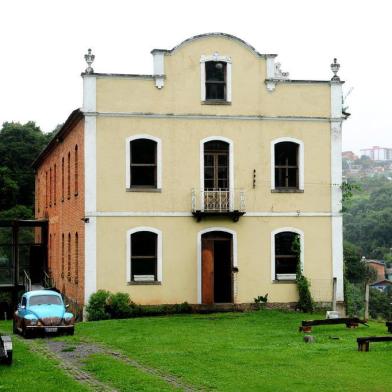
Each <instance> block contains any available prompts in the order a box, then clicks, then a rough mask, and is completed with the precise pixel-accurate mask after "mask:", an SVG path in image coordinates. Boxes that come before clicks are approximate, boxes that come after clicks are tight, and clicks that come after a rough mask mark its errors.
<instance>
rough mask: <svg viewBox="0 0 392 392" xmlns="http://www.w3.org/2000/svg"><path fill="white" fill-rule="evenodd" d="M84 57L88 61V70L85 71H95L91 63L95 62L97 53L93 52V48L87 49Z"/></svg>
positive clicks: (89, 72)
mask: <svg viewBox="0 0 392 392" xmlns="http://www.w3.org/2000/svg"><path fill="white" fill-rule="evenodd" d="M84 59H85V60H86V63H87V65H88V67H87V68H86V71H85V72H86V73H87V74H91V73H94V70H93V68H92V67H91V64H92V63H93V62H94V59H95V55H94V54H92V50H91V49H89V50H88V51H87V54H85V55H84Z"/></svg>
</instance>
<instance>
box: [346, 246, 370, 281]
mask: <svg viewBox="0 0 392 392" xmlns="http://www.w3.org/2000/svg"><path fill="white" fill-rule="evenodd" d="M361 257H362V254H361V248H360V247H359V246H357V245H354V244H352V243H351V242H349V241H344V243H343V259H344V274H345V277H346V279H347V280H348V281H349V282H351V283H360V282H363V281H364V277H365V274H366V270H365V265H364V263H363V262H362V261H361Z"/></svg>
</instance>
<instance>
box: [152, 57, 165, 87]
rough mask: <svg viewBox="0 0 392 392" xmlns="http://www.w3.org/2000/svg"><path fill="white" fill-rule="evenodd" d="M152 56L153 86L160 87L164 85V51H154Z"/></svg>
mask: <svg viewBox="0 0 392 392" xmlns="http://www.w3.org/2000/svg"><path fill="white" fill-rule="evenodd" d="M152 56H153V66H154V79H155V87H157V88H158V89H161V88H162V87H163V86H164V85H165V59H164V53H163V52H158V51H154V52H153V53H152Z"/></svg>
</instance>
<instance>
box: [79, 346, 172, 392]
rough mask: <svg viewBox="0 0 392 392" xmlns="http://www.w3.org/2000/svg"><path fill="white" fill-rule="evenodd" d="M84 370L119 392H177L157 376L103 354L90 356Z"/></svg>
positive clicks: (85, 362)
mask: <svg viewBox="0 0 392 392" xmlns="http://www.w3.org/2000/svg"><path fill="white" fill-rule="evenodd" d="M84 368H85V370H87V371H89V372H90V373H93V374H94V376H95V377H96V378H97V379H98V380H99V381H102V382H104V383H106V384H110V385H111V386H113V387H115V388H116V389H118V390H119V391H133V392H134V391H151V392H165V391H173V390H176V389H175V388H173V387H171V386H170V385H169V384H167V383H166V382H164V381H161V380H160V379H157V377H155V376H152V375H150V374H147V373H143V372H141V371H140V370H137V369H135V368H133V367H130V366H129V365H127V364H126V363H123V362H121V361H119V360H117V359H114V358H110V357H108V356H107V355H103V354H94V355H90V357H89V358H88V359H87V360H85V361H84ZM177 390H178V389H177Z"/></svg>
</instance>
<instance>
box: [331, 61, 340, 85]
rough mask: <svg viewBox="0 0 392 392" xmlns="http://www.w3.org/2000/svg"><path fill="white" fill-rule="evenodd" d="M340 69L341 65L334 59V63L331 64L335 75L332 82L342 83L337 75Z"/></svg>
mask: <svg viewBox="0 0 392 392" xmlns="http://www.w3.org/2000/svg"><path fill="white" fill-rule="evenodd" d="M339 68H340V64H339V63H338V61H337V59H336V58H334V59H333V63H332V64H331V70H332V72H333V73H334V75H333V77H332V79H331V80H334V81H337V82H338V81H340V78H339V76H338V75H337V73H338V72H339Z"/></svg>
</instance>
